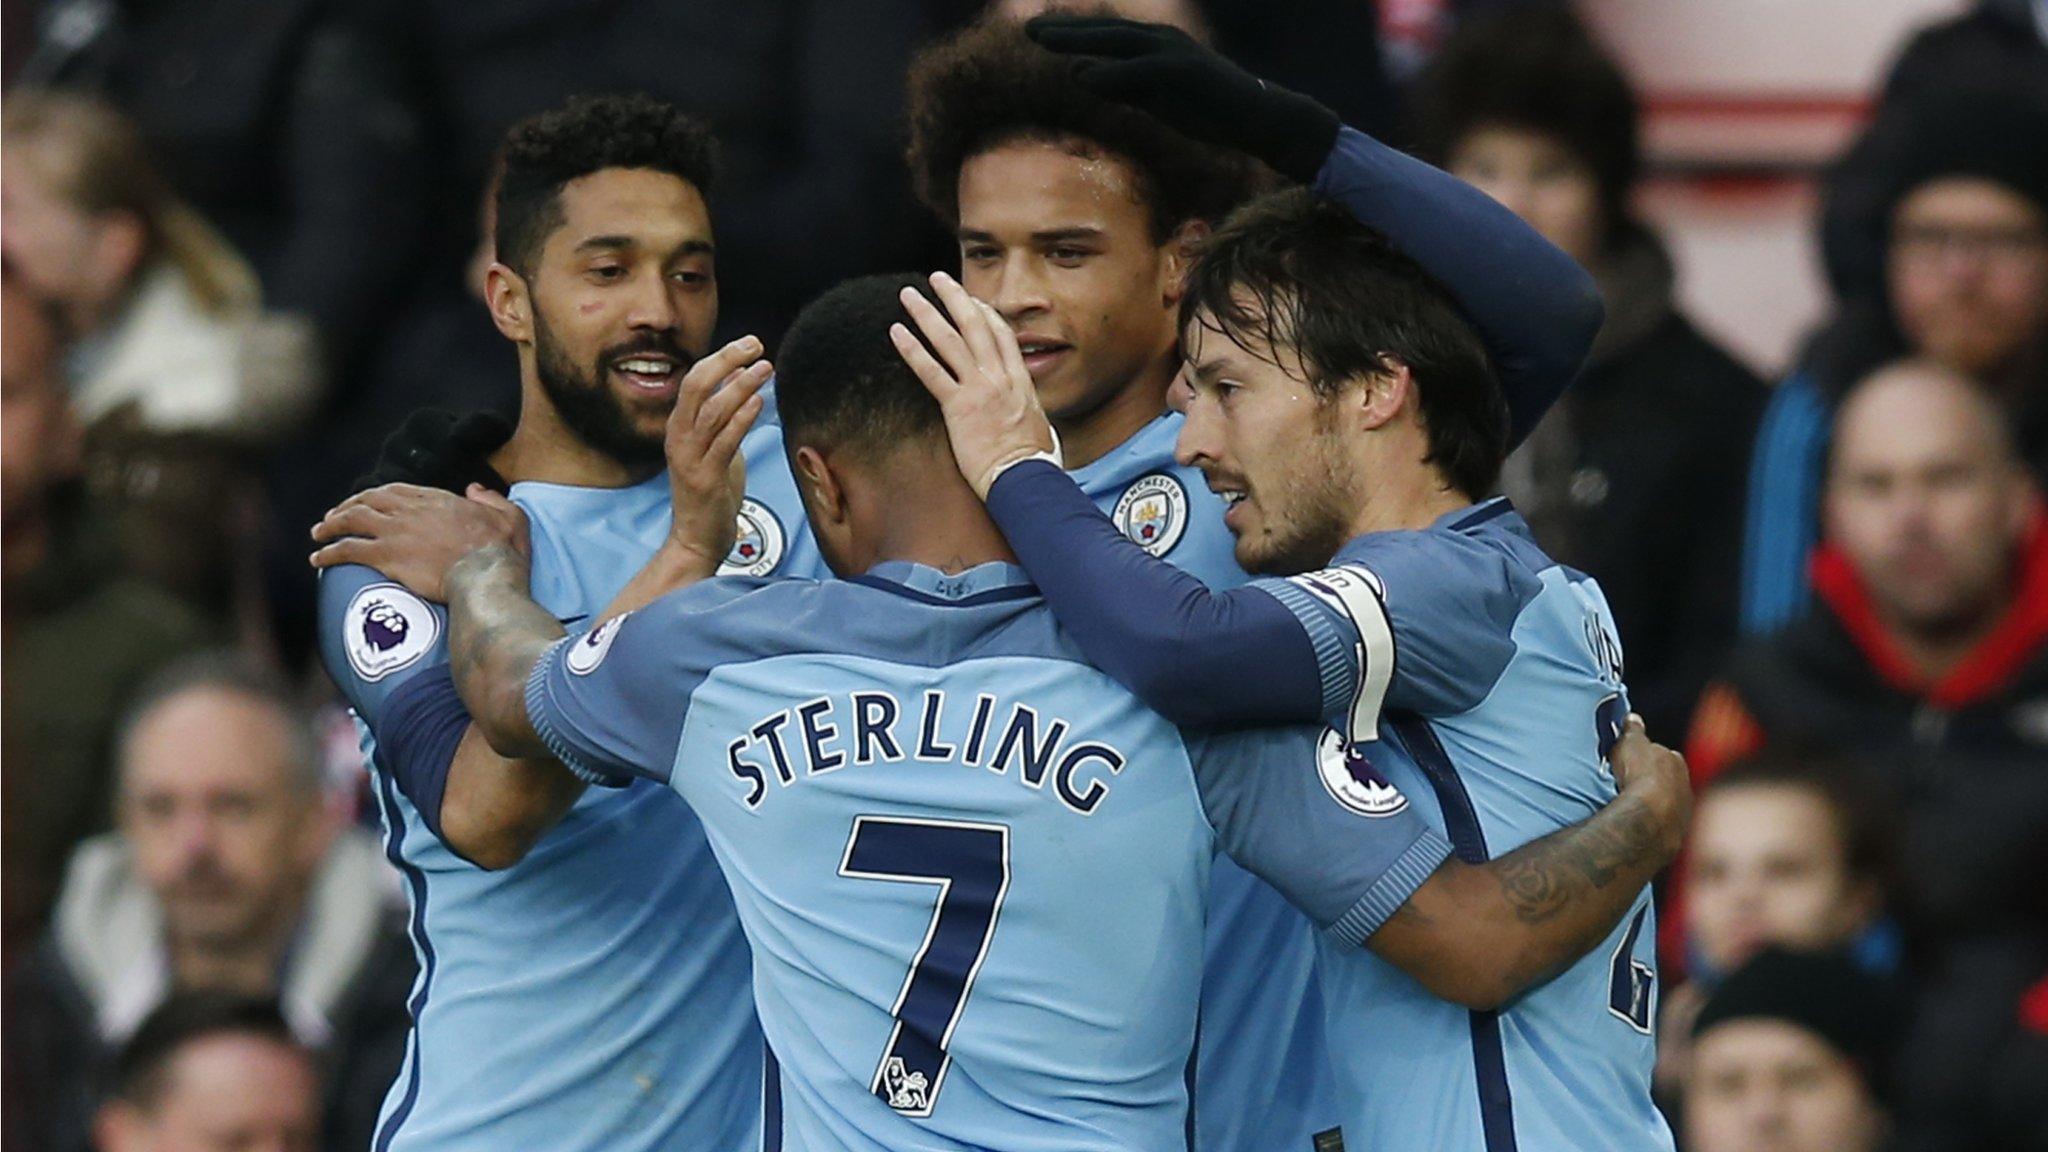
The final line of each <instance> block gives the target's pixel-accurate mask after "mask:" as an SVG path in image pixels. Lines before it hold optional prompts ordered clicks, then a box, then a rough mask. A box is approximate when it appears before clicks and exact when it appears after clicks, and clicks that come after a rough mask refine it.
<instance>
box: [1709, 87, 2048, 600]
mask: <svg viewBox="0 0 2048 1152" xmlns="http://www.w3.org/2000/svg"><path fill="white" fill-rule="evenodd" d="M1871 132H1872V134H1873V136H1881V137H1882V139H1883V141H1884V147H1883V148H1882V149H1881V157H1880V158H1879V159H1880V160H1881V165H1880V167H1879V171H1881V173H1882V189H1883V194H1882V195H1881V196H1879V197H1876V198H1875V205H1874V207H1873V209H1872V210H1871V211H1869V212H1867V213H1864V214H1863V215H1864V217H1865V218H1866V219H1865V222H1864V223H1863V224H1862V225H1860V227H1863V228H1864V229H1866V231H1867V233H1868V246H1869V247H1870V248H1871V249H1872V250H1873V251H1876V250H1880V249H1881V250H1882V252H1883V254H1884V255H1883V259H1882V261H1881V268H1882V273H1881V278H1880V280H1879V281H1878V282H1874V283H1866V284H1844V285H1842V286H1840V287H1839V289H1838V291H1839V293H1840V295H1841V296H1842V305H1841V308H1840V311H1839V313H1838V315H1837V316H1836V317H1835V318H1834V319H1833V320H1831V321H1829V322H1828V323H1827V324H1826V325H1824V326H1823V327H1822V328H1821V330H1820V331H1819V332H1818V333H1816V334H1815V336H1814V337H1813V339H1812V340H1811V341H1810V342H1809V344H1808V347H1807V349H1806V350H1805V352H1804V353H1803V355H1802V358H1801V363H1800V366H1799V368H1798V369H1797V370H1796V371H1795V372H1794V373H1793V374H1792V375H1791V377H1790V378H1788V379H1787V380H1786V381H1785V384H1784V386H1783V387H1781V388H1780V389H1779V390H1778V392H1777V394H1776V395H1774V396H1773V397H1772V398H1771V402H1770V407H1769V409H1768V410H1767V412H1766V415H1765V417H1764V421H1763V425H1762V427H1761V428H1760V430H1759V432H1758V436H1757V443H1756V449H1755V455H1754V460H1753V464H1752V467H1751V473H1750V480H1749V499H1750V507H1749V524H1748V529H1747V538H1746V539H1745V541H1744V545H1743V547H1744V559H1743V565H1744V571H1743V577H1742V602H1743V608H1742V618H1743V626H1744V628H1745V629H1746V630H1748V631H1751V632H1766V631H1769V630H1771V629H1773V628H1777V627H1781V626H1783V625H1785V624H1788V623H1790V622H1791V621H1792V620H1794V619H1796V618H1797V617H1798V616H1799V614H1800V613H1801V612H1803V611H1804V610H1805V607H1806V605H1807V603H1808V601H1809V594H1810V592H1811V591H1813V589H1812V586H1811V585H1810V583H1809V580H1808V568H1807V565H1808V559H1809V555H1810V552H1811V549H1812V547H1813V544H1814V541H1815V539H1816V537H1817V535H1818V529H1819V508H1820V489H1821V484H1822V465H1823V463H1824V460H1825V456H1826V453H1827V446H1828V439H1829V436H1830V434H1831V432H1830V428H1831V425H1832V423H1833V420H1834V410H1835V408H1836V406H1837V405H1838V404H1839V403H1840V400H1841V396H1842V394H1843V393H1844V392H1846V391H1847V390H1848V387H1849V386H1850V385H1851V384H1853V383H1855V382H1856V381H1857V380H1860V379H1862V378H1863V377H1864V376H1865V375H1866V374H1867V373H1868V372H1869V371H1870V370H1871V369H1873V368H1875V367H1876V366H1878V365H1879V364H1882V363H1885V362H1886V361H1889V360H1893V359H1896V358H1898V357H1900V356H1905V355H1917V356H1924V357H1927V358H1930V359H1933V360H1936V361H1939V362H1941V363H1943V364H1945V365H1947V366H1948V367H1949V368H1951V369H1953V370H1955V371H1958V372H1961V373H1964V374H1966V375H1968V376H1970V377H1972V378H1974V379H1975V380H1977V381H1978V382H1979V383H1980V384H1981V385H1982V386H1983V387H1984V388H1985V389H1987V391H1988V392H1989V393H1990V394H1991V395H1993V396H1995V397H1996V398H1997V399H1998V401H1999V402H2000V404H2001V405H2002V406H2003V407H2004V408H2005V409H2006V412H2007V416H2008V419H2009V421H2010V422H2011V425H2012V427H2013V429H2014V432H2015V435H2016V437H2017V439H2018V443H2019V451H2020V454H2021V456H2022V457H2024V458H2025V459H2026V460H2027V461H2028V463H2029V464H2030V465H2031V466H2032V467H2033V469H2034V471H2035V473H2036V475H2037V476H2042V477H2048V147H2043V146H2042V143H2041V142H2042V141H2043V140H2048V101H2044V100H2037V99H2031V98H2029V97H2027V96H2025V95H2023V94H2021V93H2018V92H2014V91H2010V90H2007V91H2002V92H2001V91H1991V90H1984V89H1975V88H1961V89H1957V90H1953V91H1949V90H1938V91H1930V92H1925V93H1921V94H1919V95H1917V96H1915V97H1914V98H1913V99H1911V100H1909V101H1903V102H1901V103H1900V104H1898V105H1896V106H1894V107H1892V108H1889V109H1887V111H1886V113H1885V119H1884V120H1883V121H1881V122H1880V123H1879V124H1878V125H1877V126H1875V127H1873V128H1872V129H1871ZM1872 263H1873V264H1878V263H1880V262H1877V261H1873V262H1872Z"/></svg>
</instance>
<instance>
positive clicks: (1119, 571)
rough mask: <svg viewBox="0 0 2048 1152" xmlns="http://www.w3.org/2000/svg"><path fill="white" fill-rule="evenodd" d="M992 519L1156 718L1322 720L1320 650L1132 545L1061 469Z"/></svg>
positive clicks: (1267, 608)
mask: <svg viewBox="0 0 2048 1152" xmlns="http://www.w3.org/2000/svg"><path fill="white" fill-rule="evenodd" d="M988 510H989V513H990V515H992V516H994V517H995V521H996V523H997V525H999V526H1000V527H1001V528H1002V530H1003V535H1004V536H1006V537H1008V538H1009V541H1010V547H1011V548H1012V549H1013V550H1014V551H1015V552H1016V553H1017V558H1018V560H1019V561H1020V562H1021V563H1022V564H1023V566H1024V569H1025V571H1027V572H1029V573H1030V574H1031V579H1032V581H1033V582H1034V583H1036V584H1037V585H1038V588H1039V591H1040V592H1042V593H1044V595H1045V599H1046V603H1048V604H1050V605H1051V606H1052V610H1053V615H1054V616H1056V617H1058V619H1059V622H1060V624H1061V625H1062V626H1064V627H1065V628H1066V629H1067V630H1068V631H1069V632H1071V633H1073V634H1074V637H1075V639H1076V641H1077V642H1078V643H1079V644H1080V646H1081V651H1082V653H1083V654H1084V655H1086V656H1087V658H1088V661H1089V663H1091V664H1094V665H1095V666H1096V667H1098V668H1100V669H1102V670H1103V671H1104V672H1107V673H1109V674H1110V676H1112V677H1114V678H1115V679H1116V680H1117V681H1118V682H1120V683H1122V684H1123V685H1124V686H1125V687H1127V688H1129V689H1130V690H1131V691H1132V692H1135V693H1137V695H1138V697H1139V698H1140V699H1142V700H1144V701H1145V703H1146V705H1147V706H1149V707H1150V708H1151V709H1152V710H1153V711H1155V712H1158V713H1159V714H1160V715H1162V716H1165V717H1166V718H1167V719H1169V720H1173V721H1174V722H1176V723H1183V724H1254V723H1262V724H1272V723H1287V722H1293V723H1310V722H1313V721H1315V720H1317V719H1318V718H1319V717H1320V716H1321V715H1322V712H1323V685H1322V678H1321V672H1320V670H1321V663H1320V661H1319V660H1318V657H1317V653H1316V649H1315V646H1314V645H1313V644H1311V642H1310V640H1309V635H1308V632H1307V631H1306V630H1305V629H1304V627H1303V625H1302V624H1301V622H1300V621H1299V620H1297V619H1296V617H1295V615H1294V614H1293V613H1292V612H1289V611H1288V610H1287V608H1286V607H1284V606H1283V605H1282V604H1281V603H1280V602H1279V601H1278V600H1276V599H1274V598H1273V597H1272V596H1271V595H1270V594H1268V593H1266V592H1263V591H1260V590H1259V589H1257V588H1251V587H1246V588H1236V589H1232V590H1230V591H1228V592H1213V591H1211V590H1210V589H1209V587H1208V586H1207V585H1205V584H1203V583H1202V582H1201V581H1200V580H1198V579H1196V578H1195V577H1193V576H1190V575H1188V574H1187V573H1185V572H1183V571H1181V570H1180V569H1178V568H1176V567H1174V566H1173V565H1172V564H1169V563H1167V562H1166V561H1164V560H1161V559H1159V558H1158V557H1156V556H1153V555H1151V554H1150V553H1148V552H1146V551H1145V550H1144V549H1143V548H1141V547H1139V546H1138V545H1136V544H1134V543H1132V542H1131V541H1130V539H1128V538H1127V537H1125V535H1124V534H1123V533H1122V532H1120V531H1118V530H1117V527H1116V525H1115V524H1113V523H1111V522H1110V520H1109V518H1108V517H1106V516H1104V515H1103V514H1102V511H1101V509H1099V508H1097V507H1096V506H1095V502H1094V501H1092V500H1090V499H1089V498H1088V496H1087V494H1086V493H1084V492H1082V491H1081V489H1080V487H1079V486H1078V485H1076V484H1075V483H1074V481H1073V479H1072V478H1071V477H1069V476H1068V475H1067V474H1066V473H1065V472H1063V471H1061V470H1060V469H1059V468H1057V467H1055V466H1054V465H1052V464H1051V463H1049V462H1045V461H1031V462H1027V463H1024V464H1019V465H1017V466H1016V467H1014V468H1011V469H1009V470H1008V471H1006V472H1004V473H1003V474H1002V475H1001V476H998V477H997V478H996V482H995V484H994V485H993V486H991V487H990V489H989V494H988Z"/></svg>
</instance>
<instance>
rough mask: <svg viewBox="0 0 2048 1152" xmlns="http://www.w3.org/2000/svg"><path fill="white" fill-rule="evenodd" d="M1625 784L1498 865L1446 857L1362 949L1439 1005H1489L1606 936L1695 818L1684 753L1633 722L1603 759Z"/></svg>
mask: <svg viewBox="0 0 2048 1152" xmlns="http://www.w3.org/2000/svg"><path fill="white" fill-rule="evenodd" d="M1610 763H1611V764H1612V765H1613V768H1614V775H1615V779H1616V781H1617V783H1619V784H1620V786H1621V790H1620V793H1619V795H1617V796H1616V797H1615V798H1614V800H1612V801H1611V802H1609V803H1608V805H1607V806H1606V807H1605V808H1602V809H1601V810H1600V811H1599V812H1596V813H1594V814H1593V815H1592V816H1590V817H1588V818H1587V819H1585V820H1583V821H1580V822H1579V823H1577V824H1573V825H1571V826H1570V827H1567V828H1563V829H1560V830H1558V831H1556V832H1553V833H1551V834H1550V835H1548V836H1545V837H1543V838H1541V839H1539V840H1535V841H1532V842H1530V843H1528V844H1525V845H1523V846H1522V847H1520V848H1517V849H1516V850H1515V851H1513V852H1510V853H1508V854H1507V855H1505V856H1502V857H1500V858H1498V859H1495V860H1490V861H1485V862H1483V863H1482V862H1468V861H1464V860H1459V859H1453V860H1449V861H1446V862H1445V863H1444V865H1443V867H1441V868H1439V869H1438V870H1437V871H1436V873H1435V874H1433V875H1432V876H1430V878H1429V879H1428V881H1426V882H1425V883H1423V884H1422V885H1421V886H1419V887H1418V888H1417V889H1416V890H1415V893H1414V895H1413V896H1412V897H1410V898H1409V900H1408V901H1407V902H1406V903H1405V904H1403V905H1402V906H1401V907H1400V909H1399V910H1398V911H1396V912H1394V913H1393V914H1392V915H1391V916H1390V917H1388V919H1387V920H1386V922H1385V923H1384V924H1383V925H1381V926H1380V928H1379V930H1378V931H1376V932H1375V933H1373V934H1372V936H1371V937H1370V938H1369V939H1368V940H1367V941H1366V946H1367V947H1369V948H1371V949H1372V950H1373V951H1374V952H1375V953H1377V954H1379V956H1380V957H1381V958H1382V959H1385V960H1387V961H1388V962H1390V963H1392V964H1394V965H1395V966H1396V967H1398V968H1400V969H1402V970H1403V971H1405V972H1407V973H1409V974H1410V975H1412V976H1414V977H1415V978H1416V979H1417V980H1419V981H1421V983H1422V984H1423V986H1424V987H1427V988H1428V989H1429V990H1430V991H1431V992H1433V993H1435V994H1436V995H1438V996H1441V997H1443V998H1444V999H1446V1000H1450V1001H1453V1002H1455V1003H1458V1004H1463V1005H1465V1006H1467V1007H1470V1008H1476V1009H1492V1008H1498V1007H1500V1006H1501V1005H1503V1004H1505V1003H1507V1002H1508V1001H1509V1000H1512V999H1513V998H1514V997H1516V996H1518V995H1520V994H1521V993H1522V992H1523V991H1525V990H1527V989H1528V988H1530V987H1532V986H1534V985H1535V984H1538V983H1540V982H1542V981H1543V980H1546V979H1548V978H1549V977H1551V976H1553V975H1555V974H1556V973H1558V972H1560V971H1562V970H1563V969H1565V968H1567V967H1569V966H1570V965H1571V964H1573V963H1574V962H1576V961H1577V960H1578V959H1579V958H1580V957H1582V956H1584V955H1586V953H1588V952H1590V951H1592V950H1593V949H1594V948H1595V947H1596V946H1598V945H1599V943H1600V942H1601V941H1602V940H1603V939H1605V938H1606V937H1607V935H1608V934H1609V933H1610V932H1612V931H1613V930H1614V928H1615V926H1616V925H1617V924H1619V923H1620V922H1621V920H1622V918H1623V917H1624V916H1626V915H1627V914H1628V912H1629V910H1630V909H1631V908H1632V907H1634V906H1635V903H1636V901H1637V900H1638V899H1639V898H1640V897H1641V895H1642V892H1643V889H1644V887H1645V886H1646V885H1648V884H1649V882H1650V880H1651V879H1652V878H1653V877H1655V876H1656V874H1657V873H1658V872H1659V871H1660V870H1662V869H1663V868H1664V866H1665V865H1667V864H1669V863H1670V862H1671V861H1672V860H1673V859H1675V858H1676V857H1677V855H1678V849H1679V844H1680V842H1681V841H1682V839H1683V838H1684V835H1685V829H1686V826H1687V824H1688V822H1689V821H1690V820H1691V817H1692V790H1691V784H1690V781H1689V780H1688V778H1687V773H1686V767H1685V758H1684V757H1682V756H1680V755H1679V754H1678V753H1676V752H1673V751H1672V750H1670V749H1669V748H1665V747H1663V746H1661V745H1658V744H1654V743H1652V742H1651V741H1650V739H1649V737H1648V736H1646V735H1645V734H1644V732H1643V727H1642V721H1641V720H1640V719H1639V718H1636V717H1630V718H1629V723H1628V727H1627V730H1626V732H1625V734H1624V735H1623V737H1622V739H1621V740H1620V741H1619V742H1618V743H1617V744H1616V745H1615V747H1614V750H1613V752H1612V754H1611V756H1610Z"/></svg>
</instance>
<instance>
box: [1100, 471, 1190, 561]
mask: <svg viewBox="0 0 2048 1152" xmlns="http://www.w3.org/2000/svg"><path fill="white" fill-rule="evenodd" d="M1109 518H1110V519H1111V520H1113V521H1115V522H1116V526H1117V530H1118V531H1120V532H1122V533H1123V534H1124V535H1125V536H1126V537H1128V538H1129V539H1130V541H1131V543H1133V544H1136V545H1137V546H1138V547H1140V548H1143V549H1144V550H1145V551H1147V552H1150V553H1151V554H1152V555H1154V556H1164V555H1166V554H1167V553H1168V552H1171V551H1173V546H1174V545H1175V544H1178V543H1180V536H1181V533H1182V532H1185V531H1187V527H1188V491H1187V489H1185V488H1183V487H1181V484H1180V481H1178V480H1176V479H1174V478H1173V477H1172V476H1169V475H1167V474H1166V473H1164V472H1154V473H1152V474H1151V475H1150V476H1144V477H1140V478H1139V480H1138V481H1137V483H1135V484H1132V485H1131V486H1130V487H1129V488H1126V489H1124V494H1123V496H1122V498H1121V499H1119V500H1118V501H1117V502H1116V510H1115V511H1113V512H1111V513H1110V514H1109Z"/></svg>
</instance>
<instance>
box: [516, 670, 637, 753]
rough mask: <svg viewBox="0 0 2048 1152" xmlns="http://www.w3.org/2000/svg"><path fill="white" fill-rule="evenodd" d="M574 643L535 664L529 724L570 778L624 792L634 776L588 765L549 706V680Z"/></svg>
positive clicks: (528, 695)
mask: <svg viewBox="0 0 2048 1152" xmlns="http://www.w3.org/2000/svg"><path fill="white" fill-rule="evenodd" d="M573 639H574V637H566V636H565V637H563V638H562V639H561V640H558V641H556V642H555V644H554V646H553V647H551V648H549V649H548V650H547V651H546V652H543V653H541V657H540V659H538V660H536V661H534V662H533V671H532V672H531V673H529V674H528V675H527V677H526V720H527V723H529V724H532V725H533V734H534V735H536V736H538V737H540V742H541V743H542V744H545V745H547V748H548V751H549V752H551V753H553V754H554V757H555V759H557V760H560V761H561V762H562V767H564V768H567V769H568V770H569V773H570V775H572V776H574V777H576V778H577V779H578V780H581V781H583V782H584V783H585V784H591V785H595V786H596V787H599V788H624V787H626V786H627V785H628V784H631V783H632V782H633V778H632V777H631V776H629V775H626V774H624V773H620V772H613V771H609V770H607V769H603V768H598V767H595V766H593V765H591V764H589V763H586V762H585V761H584V759H583V757H582V756H580V755H579V754H578V753H577V752H576V749H575V747H574V746H573V745H571V744H570V743H569V739H568V737H566V736H565V735H563V733H562V731H561V729H560V728H558V727H556V725H555V722H554V719H553V711H554V710H553V708H552V707H551V706H550V705H549V703H548V677H549V675H550V674H551V673H552V672H553V671H554V668H555V665H557V664H559V663H561V661H562V654H563V653H564V652H567V651H568V650H569V644H570V642H571V641H572V640H573Z"/></svg>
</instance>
